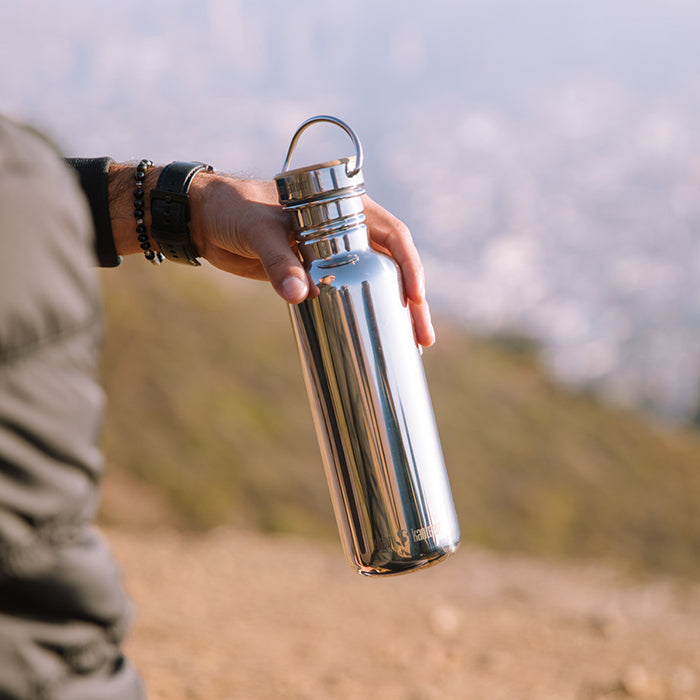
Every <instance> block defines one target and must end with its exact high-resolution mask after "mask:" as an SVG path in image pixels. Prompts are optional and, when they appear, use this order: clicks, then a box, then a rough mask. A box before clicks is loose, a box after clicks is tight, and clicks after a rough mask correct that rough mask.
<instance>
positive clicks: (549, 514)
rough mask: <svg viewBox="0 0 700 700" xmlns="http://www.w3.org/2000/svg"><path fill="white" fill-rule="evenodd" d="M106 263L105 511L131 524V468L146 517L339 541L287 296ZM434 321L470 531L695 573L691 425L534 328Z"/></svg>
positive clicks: (440, 387) (698, 566)
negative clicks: (551, 356)
mask: <svg viewBox="0 0 700 700" xmlns="http://www.w3.org/2000/svg"><path fill="white" fill-rule="evenodd" d="M102 274H103V279H104V288H105V301H106V309H107V318H108V332H107V336H106V342H105V348H104V361H103V367H102V373H103V378H104V382H105V385H106V389H107V393H108V396H109V411H108V417H107V423H106V429H105V439H104V444H105V450H106V454H107V460H108V474H109V475H110V476H109V479H108V483H107V485H108V487H109V486H110V484H116V485H117V488H115V489H114V490H113V491H112V490H110V488H108V489H107V495H106V500H105V505H104V508H103V512H102V518H103V522H105V523H107V524H111V525H124V524H128V522H129V519H130V515H129V507H128V499H127V504H126V505H124V500H123V499H120V498H119V497H118V492H119V489H118V483H124V482H125V481H126V482H128V483H129V484H132V483H133V482H137V483H141V484H143V485H144V488H143V492H144V493H148V494H151V496H153V498H152V500H151V501H149V503H158V504H159V505H158V508H157V510H156V511H154V515H153V520H154V521H157V520H158V519H159V517H162V518H163V519H166V520H167V521H168V522H171V523H175V524H177V525H178V526H181V527H187V528H193V529H200V530H201V529H207V528H211V527H212V526H216V525H222V524H225V525H229V526H233V527H237V528H244V529H256V530H261V531H266V532H278V533H279V532H282V533H291V534H296V535H313V536H320V537H322V538H331V541H333V542H335V541H336V538H337V536H336V534H335V524H334V523H333V520H332V513H331V507H330V501H329V497H328V493H327V487H326V484H325V478H324V476H323V472H322V467H321V463H320V458H319V454H318V448H317V446H316V441H315V437H314V434H313V429H312V424H311V420H310V414H309V409H308V406H307V402H306V395H305V390H304V386H303V381H302V378H301V372H300V369H299V362H298V358H297V355H296V348H295V346H294V343H293V339H292V333H291V328H290V326H289V320H288V318H287V310H286V308H285V306H284V304H283V303H282V302H281V301H280V300H279V299H277V298H276V297H275V296H274V294H273V293H272V292H271V291H270V290H269V289H268V288H267V287H265V285H263V284H262V283H257V282H248V281H241V280H237V279H235V278H231V277H227V276H224V275H221V274H218V273H216V272H214V271H212V270H209V269H201V270H190V269H184V268H179V267H177V266H173V265H163V266H161V267H160V268H157V269H155V268H152V266H150V265H147V264H145V263H144V262H143V260H140V259H138V260H135V259H134V260H127V261H126V262H125V263H124V264H123V265H122V267H121V268H120V269H119V270H110V271H104V272H103V273H102ZM437 328H438V343H437V345H436V346H435V347H434V348H430V349H429V350H427V351H426V352H425V355H424V362H425V366H426V372H427V374H428V379H429V383H430V387H431V391H432V395H433V402H434V406H435V410H436V416H437V420H438V425H439V427H440V431H441V436H442V440H443V444H444V450H445V455H446V459H447V464H448V469H449V471H450V477H451V481H452V485H453V491H454V496H455V501H456V504H457V509H458V513H459V517H460V522H461V527H462V533H463V540H464V541H465V542H469V543H472V544H476V545H480V546H485V547H489V548H493V549H496V550H501V551H510V552H518V553H526V554H532V555H538V556H546V557H559V558H566V559H593V560H610V561H612V562H614V563H615V565H616V566H619V567H622V568H623V569H625V570H628V571H631V572H635V573H659V572H665V573H670V574H674V575H676V574H679V575H686V576H692V577H697V576H698V575H700V558H698V557H697V553H698V552H699V551H700V519H699V518H698V517H697V503H698V502H700V470H699V469H698V467H700V437H699V436H698V435H697V434H696V433H694V432H691V431H685V430H680V429H675V428H671V427H667V426H661V425H658V424H654V423H651V422H649V421H648V420H646V419H644V418H642V417H640V416H638V415H635V414H632V413H629V412H625V411H621V410H617V409H614V408H611V407H609V406H605V405H602V404H600V403H599V402H598V401H596V399H595V398H594V397H592V396H588V395H581V394H572V393H570V392H568V391H565V390H564V389H562V388H560V387H559V386H557V385H556V384H554V383H553V382H552V381H551V380H549V379H548V377H547V376H546V375H545V374H544V373H543V371H542V370H541V368H540V365H539V363H538V360H537V355H536V352H535V350H534V349H533V348H532V347H530V346H529V345H528V344H527V343H523V342H519V341H517V340H514V339H510V340H509V339H501V340H483V339H477V338H472V337H469V336H468V335H467V334H466V333H464V332H463V331H460V330H459V329H457V328H454V327H452V326H451V325H450V324H449V323H447V322H445V321H438V323H437ZM129 493H131V490H130V491H129ZM110 494H116V495H110ZM154 508H155V506H154Z"/></svg>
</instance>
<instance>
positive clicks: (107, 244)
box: [66, 158, 122, 267]
mask: <svg viewBox="0 0 700 700" xmlns="http://www.w3.org/2000/svg"><path fill="white" fill-rule="evenodd" d="M113 162H114V161H113V160H112V159H111V158H66V163H68V165H70V166H72V167H73V168H74V169H75V171H76V172H77V174H78V179H79V181H80V186H81V187H82V189H83V192H84V193H85V196H86V197H87V200H88V202H89V204H90V211H91V212H92V220H93V224H94V227H95V252H96V253H97V260H98V263H99V265H100V267H116V266H117V265H119V263H120V262H121V261H122V259H121V257H120V256H119V255H117V250H116V248H115V247H114V237H113V236H112V223H111V220H110V217H109V196H108V180H107V177H108V172H109V166H110V164H111V163H113Z"/></svg>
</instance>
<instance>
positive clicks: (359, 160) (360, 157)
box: [282, 114, 364, 177]
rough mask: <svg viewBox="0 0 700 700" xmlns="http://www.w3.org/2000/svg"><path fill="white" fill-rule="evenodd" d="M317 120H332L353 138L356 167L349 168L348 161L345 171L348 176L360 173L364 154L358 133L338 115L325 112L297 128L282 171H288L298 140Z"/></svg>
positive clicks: (332, 122)
mask: <svg viewBox="0 0 700 700" xmlns="http://www.w3.org/2000/svg"><path fill="white" fill-rule="evenodd" d="M317 122H330V123H331V124H335V125H337V126H339V127H340V128H341V129H343V131H345V133H346V134H347V135H348V136H349V137H350V138H351V139H352V142H353V143H354V144H355V153H356V159H355V167H354V168H353V169H352V170H348V165H349V163H347V164H346V165H345V172H346V173H347V175H348V177H353V175H357V173H359V172H360V170H362V161H363V159H364V156H363V154H362V144H361V143H360V140H359V139H358V138H357V134H355V132H354V131H353V130H352V129H351V128H350V127H349V126H348V125H347V124H346V123H345V122H344V121H342V120H340V119H338V118H337V117H329V116H327V115H323V114H322V115H319V116H317V117H311V118H310V119H307V120H306V121H305V122H303V123H302V124H301V126H300V127H299V128H298V129H297V130H296V133H295V134H294V136H293V137H292V142H291V143H290V144H289V150H288V151H287V157H286V158H285V159H284V166H283V167H282V172H283V173H284V172H286V171H287V169H288V168H289V161H290V160H291V159H292V153H293V152H294V149H295V148H296V145H297V141H299V137H300V136H301V134H302V132H303V131H304V130H305V129H306V128H307V127H309V126H311V125H312V124H316V123H317Z"/></svg>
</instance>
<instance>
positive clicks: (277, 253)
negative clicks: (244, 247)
mask: <svg viewBox="0 0 700 700" xmlns="http://www.w3.org/2000/svg"><path fill="white" fill-rule="evenodd" d="M252 247H253V250H254V251H255V253H256V254H257V257H258V259H259V260H260V264H261V265H262V268H263V270H264V271H265V274H266V275H267V278H268V279H269V280H270V284H272V287H273V288H274V290H275V291H276V292H277V294H279V295H280V296H281V297H282V298H283V299H284V300H285V301H286V302H288V303H290V304H299V303H300V302H302V301H304V299H306V297H307V296H308V295H309V279H308V276H307V274H306V271H305V270H304V267H303V265H302V264H301V261H300V260H299V258H298V257H297V255H296V253H295V252H294V250H293V249H292V248H291V247H290V245H289V236H288V234H287V232H283V231H278V230H274V229H271V228H268V229H267V230H265V231H261V232H260V235H259V236H254V237H253V243H252Z"/></svg>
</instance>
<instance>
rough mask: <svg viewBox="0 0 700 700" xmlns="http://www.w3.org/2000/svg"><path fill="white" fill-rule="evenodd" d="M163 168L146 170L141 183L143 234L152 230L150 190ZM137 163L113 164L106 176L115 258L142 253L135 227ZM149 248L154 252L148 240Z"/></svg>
mask: <svg viewBox="0 0 700 700" xmlns="http://www.w3.org/2000/svg"><path fill="white" fill-rule="evenodd" d="M162 170H163V168H162V167H159V166H157V167H153V168H149V169H148V171H147V172H146V174H145V178H144V180H143V190H144V200H145V203H146V204H145V206H144V207H143V212H144V222H145V225H146V232H147V233H148V232H150V230H151V212H150V207H149V206H148V202H149V197H150V192H151V190H152V189H153V188H154V187H155V185H156V183H157V182H158V177H159V176H160V173H161V172H162ZM135 172H136V163H133V164H132V163H113V164H112V165H110V168H109V173H108V187H109V217H110V223H111V226H112V237H113V239H114V247H115V249H116V251H117V255H122V256H123V255H133V254H134V253H142V252H143V251H142V249H141V244H140V243H139V240H138V237H137V234H136V227H135V223H134V189H135V184H136V183H135V180H134V173H135ZM149 240H150V241H151V246H152V247H153V248H154V249H156V250H157V246H156V244H155V241H154V240H153V238H152V237H150V236H149Z"/></svg>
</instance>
